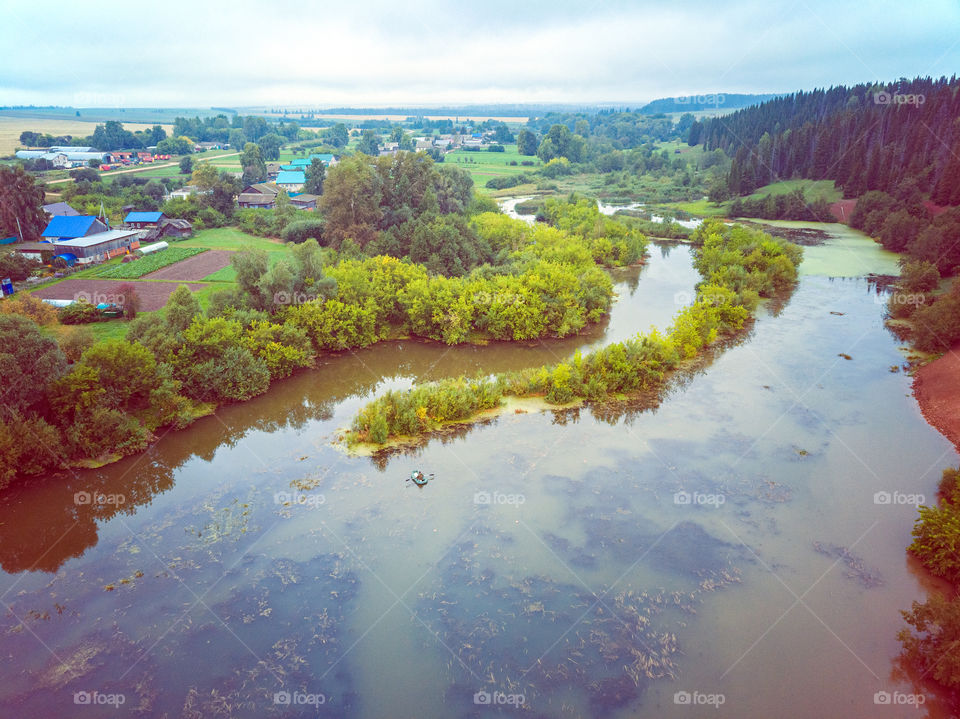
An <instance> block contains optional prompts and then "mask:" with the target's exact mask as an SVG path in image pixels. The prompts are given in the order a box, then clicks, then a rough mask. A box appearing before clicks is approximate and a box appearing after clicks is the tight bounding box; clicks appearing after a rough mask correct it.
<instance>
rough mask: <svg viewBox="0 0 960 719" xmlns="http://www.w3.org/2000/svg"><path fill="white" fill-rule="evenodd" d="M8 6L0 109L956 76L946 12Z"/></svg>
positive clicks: (520, 98)
mask: <svg viewBox="0 0 960 719" xmlns="http://www.w3.org/2000/svg"><path fill="white" fill-rule="evenodd" d="M0 4H2V10H0V17H2V18H3V21H4V22H3V25H4V29H5V32H4V48H3V61H2V62H0V105H12V104H57V105H74V106H78V107H95V106H126V107H144V106H147V107H150V106H152V107H210V106H231V107H240V106H255V105H286V106H290V107H299V106H324V105H326V106H331V105H354V106H357V105H365V106H377V105H379V106H384V105H391V104H392V105H398V104H402V105H411V104H436V103H457V104H469V103H494V102H496V103H526V102H571V103H592V102H617V103H624V104H631V105H633V104H637V103H639V102H642V101H647V100H651V99H654V98H657V97H664V96H673V95H687V94H699V93H708V92H787V91H793V90H797V89H811V88H814V87H826V86H829V85H834V84H852V83H857V82H864V81H888V80H893V79H896V78H899V77H903V76H906V77H912V76H916V75H932V76H940V75H947V76H949V75H952V74H960V72H958V69H960V3H958V2H956V0H922V1H921V2H917V3H914V2H910V1H909V0H907V1H904V0H900V1H899V2H880V1H874V0H864V1H862V2H837V1H836V0H829V1H823V2H821V1H820V0H801V1H800V2H774V1H772V0H766V1H754V0H746V1H742V2H725V3H724V2H715V1H712V2H706V1H705V2H695V1H694V2H646V1H644V0H635V1H634V2H620V1H618V0H596V1H592V0H580V1H579V2H567V1H566V0H549V1H547V2H541V1H540V0H509V1H508V0H487V1H486V2H482V1H479V0H471V1H470V2H469V3H467V2H441V1H439V0H403V1H400V2H398V1H397V0H390V1H387V0H360V2H342V1H341V2H310V0H296V2H294V1H292V0H268V1H266V2H264V1H263V0H261V1H259V2H247V1H246V0H232V1H231V2H229V3H227V2H222V1H221V0H190V1H189V2H185V1H183V0H168V1H165V2H163V3H149V4H146V3H143V4H141V3H131V2H129V0H85V2H68V1H67V0H58V1H57V2H55V3H51V5H52V7H51V6H47V5H45V4H41V5H39V6H38V5H37V3H36V2H35V1H25V0H2V3H0Z"/></svg>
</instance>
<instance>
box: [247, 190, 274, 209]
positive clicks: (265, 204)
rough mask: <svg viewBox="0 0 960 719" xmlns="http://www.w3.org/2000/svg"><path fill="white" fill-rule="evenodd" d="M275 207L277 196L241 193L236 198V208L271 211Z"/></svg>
mask: <svg viewBox="0 0 960 719" xmlns="http://www.w3.org/2000/svg"><path fill="white" fill-rule="evenodd" d="M276 205H277V196H276V195H268V194H266V193H262V192H241V193H240V194H239V195H238V196H237V206H238V207H250V208H254V209H260V210H272V209H273V208H274V207H276Z"/></svg>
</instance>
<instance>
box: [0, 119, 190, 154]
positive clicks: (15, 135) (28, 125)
mask: <svg viewBox="0 0 960 719" xmlns="http://www.w3.org/2000/svg"><path fill="white" fill-rule="evenodd" d="M97 124H98V123H96V122H92V121H90V120H83V119H81V118H77V119H76V120H68V119H63V120H53V119H47V118H35V117H10V116H7V115H0V157H3V156H7V155H12V154H13V153H14V151H15V150H16V149H17V148H18V147H20V133H21V132H23V131H25V130H32V131H33V132H49V133H50V134H51V135H73V136H74V137H87V136H89V135H92V134H93V131H94V130H95V129H97ZM123 127H124V128H125V129H127V130H131V131H133V130H145V129H147V128H149V127H153V125H149V124H145V123H138V122H125V123H123ZM163 129H165V130H166V131H167V134H170V132H172V131H173V125H164V126H163Z"/></svg>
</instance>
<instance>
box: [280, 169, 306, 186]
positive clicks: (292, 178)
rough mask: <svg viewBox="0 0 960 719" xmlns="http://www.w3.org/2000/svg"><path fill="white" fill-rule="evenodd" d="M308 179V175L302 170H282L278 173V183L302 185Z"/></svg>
mask: <svg viewBox="0 0 960 719" xmlns="http://www.w3.org/2000/svg"><path fill="white" fill-rule="evenodd" d="M306 181H307V177H306V175H304V173H302V172H290V171H282V172H279V173H277V184H278V185H302V184H303V183H304V182H306Z"/></svg>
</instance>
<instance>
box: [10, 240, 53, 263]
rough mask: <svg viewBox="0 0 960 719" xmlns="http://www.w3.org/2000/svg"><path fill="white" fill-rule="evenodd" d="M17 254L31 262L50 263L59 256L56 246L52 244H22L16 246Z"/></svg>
mask: <svg viewBox="0 0 960 719" xmlns="http://www.w3.org/2000/svg"><path fill="white" fill-rule="evenodd" d="M15 249H16V250H17V252H19V253H20V254H21V255H23V256H24V257H29V258H30V259H31V260H39V261H40V262H43V263H48V262H50V260H51V259H52V258H53V256H54V255H55V254H57V250H56V246H55V245H54V244H53V243H52V242H21V243H19V244H17V245H16V248H15Z"/></svg>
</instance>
